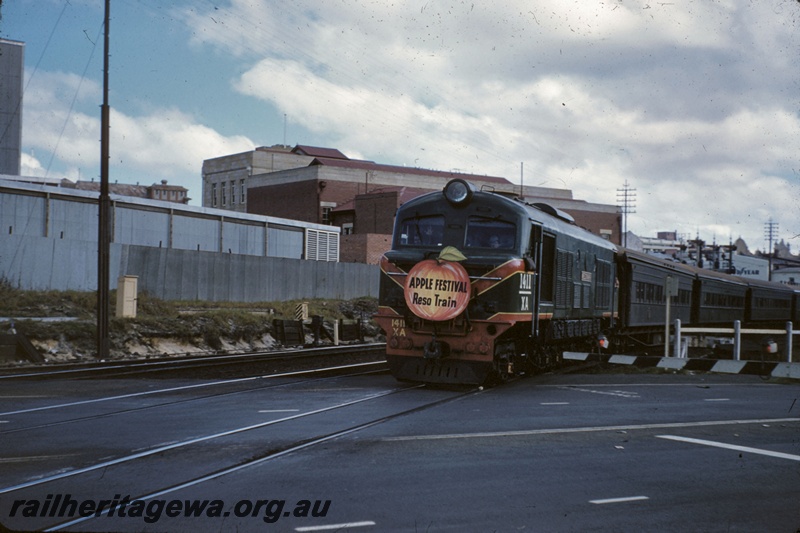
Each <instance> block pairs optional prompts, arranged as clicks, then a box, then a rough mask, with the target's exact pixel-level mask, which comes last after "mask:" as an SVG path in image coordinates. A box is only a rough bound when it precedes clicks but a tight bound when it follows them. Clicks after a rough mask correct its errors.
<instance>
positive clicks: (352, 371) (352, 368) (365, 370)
mask: <svg viewBox="0 0 800 533" xmlns="http://www.w3.org/2000/svg"><path fill="white" fill-rule="evenodd" d="M386 370H387V368H386V364H385V363H381V362H371V363H355V364H352V365H338V366H333V367H325V368H313V369H306V370H298V371H295V372H283V373H278V374H266V375H263V376H251V377H246V378H235V379H225V380H218V381H213V382H210V383H199V384H193V385H181V386H176V387H167V388H163V389H155V390H147V391H141V392H132V393H128V394H118V395H114V396H103V397H100V398H91V399H86V400H79V401H74V402H66V403H60V404H52V405H45V406H39V407H31V408H28V409H18V410H15V411H6V412H0V416H2V417H10V416H15V415H22V414H26V413H33V412H40V411H48V410H53V409H64V408H68V407H77V406H81V405H88V404H96V403H102V402H109V401H114V400H123V399H130V398H136V397H142V396H154V395H159V394H168V393H172V392H178V391H187V390H193V389H200V388H212V387H219V386H224V385H232V384H236V383H242V382H248V381H253V382H255V381H260V380H268V379H271V378H272V379H274V378H291V377H301V378H302V377H303V376H308V377H310V379H308V378H306V379H301V380H297V381H288V382H282V383H272V382H267V383H265V384H263V385H261V386H258V387H250V388H247V389H242V390H235V391H226V392H219V393H211V394H206V395H202V396H194V397H191V398H183V399H180V400H173V401H168V402H160V403H157V404H153V405H148V406H144V407H135V408H127V409H120V410H116V411H112V412H108V413H102V414H97V415H87V416H81V417H75V418H70V419H65V420H59V421H57V422H49V423H46V424H38V425H35V426H26V427H21V428H14V429H8V430H2V431H0V435H6V434H10V433H19V432H21V431H30V430H33V429H41V428H47V427H54V426H60V425H64V424H69V423H74V422H85V421H87V420H95V419H99V418H108V417H111V416H116V415H120V414H125V413H132V412H140V411H145V410H150V409H157V408H160V407H167V406H170V405H175V404H180V403H190V402H196V401H200V400H207V399H209V398H219V397H222V396H231V395H235V394H246V393H249V392H253V391H257V390H263V389H268V388H277V387H287V386H291V385H296V384H297V383H300V382H303V383H308V382H312V381H316V380H322V379H329V378H331V377H346V376H359V375H364V374H374V373H381V372H385V371H386ZM326 374H333V375H332V376H326Z"/></svg>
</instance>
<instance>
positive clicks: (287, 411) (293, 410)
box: [259, 409, 300, 413]
mask: <svg viewBox="0 0 800 533" xmlns="http://www.w3.org/2000/svg"><path fill="white" fill-rule="evenodd" d="M299 411H300V409H262V410H260V411H259V413H297V412H299Z"/></svg>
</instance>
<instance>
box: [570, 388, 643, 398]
mask: <svg viewBox="0 0 800 533" xmlns="http://www.w3.org/2000/svg"><path fill="white" fill-rule="evenodd" d="M559 388H560V389H564V390H572V391H578V392H590V393H592V394H605V395H606V396H620V397H622V398H638V397H639V393H638V392H627V391H622V390H615V391H600V390H593V389H582V388H580V387H572V386H562V387H559Z"/></svg>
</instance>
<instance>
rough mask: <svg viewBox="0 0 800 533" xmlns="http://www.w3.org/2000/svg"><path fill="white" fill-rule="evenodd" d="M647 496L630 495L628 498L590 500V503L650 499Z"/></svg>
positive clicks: (603, 503) (599, 503)
mask: <svg viewBox="0 0 800 533" xmlns="http://www.w3.org/2000/svg"><path fill="white" fill-rule="evenodd" d="M649 499H650V498H648V497H647V496H628V497H627V498H607V499H605V500H589V503H593V504H595V505H605V504H607V503H627V502H637V501H641V500H649Z"/></svg>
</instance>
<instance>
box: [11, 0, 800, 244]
mask: <svg viewBox="0 0 800 533" xmlns="http://www.w3.org/2000/svg"><path fill="white" fill-rule="evenodd" d="M0 6H1V7H0V16H2V18H0V37H2V38H5V39H11V40H16V41H23V42H25V100H24V108H23V121H24V126H23V151H24V154H23V174H26V175H37V176H48V177H67V178H70V179H73V180H74V179H84V180H88V179H92V178H94V179H98V176H99V172H100V170H99V168H100V165H99V155H100V154H99V152H100V144H99V138H100V124H99V123H100V107H99V106H100V104H101V103H102V75H103V73H102V70H103V68H102V57H103V39H102V22H103V2H102V1H101V0H69V1H67V0H7V1H6V2H2V3H1V4H0ZM111 18H112V20H111V23H110V30H111V57H110V86H111V91H110V105H111V107H112V114H111V132H112V138H111V170H110V175H111V181H112V182H113V181H119V182H131V183H135V182H140V183H143V184H150V183H153V182H156V181H159V180H161V179H167V180H169V182H170V183H173V184H180V185H183V186H185V187H187V188H189V190H190V196H192V197H193V198H195V199H196V200H194V201H193V202H192V203H193V204H196V205H197V204H198V203H199V198H200V193H201V178H200V170H201V167H202V162H203V160H204V159H207V158H211V157H216V156H220V155H225V154H229V153H235V152H239V151H246V150H250V149H252V148H254V147H255V146H269V145H273V144H283V143H286V144H289V145H295V144H308V145H314V146H324V147H332V148H338V149H339V150H341V151H342V152H344V153H345V154H347V155H348V156H349V157H351V158H363V159H369V160H373V161H376V162H379V163H387V164H397V165H408V166H418V167H424V168H431V169H437V170H458V171H463V172H470V173H477V174H488V175H492V176H502V177H506V178H508V179H510V180H512V181H514V182H515V183H518V182H519V180H520V174H521V169H522V175H523V179H524V182H525V183H526V184H528V185H535V186H543V187H554V188H568V189H571V190H572V191H573V193H574V196H575V198H578V199H583V200H588V201H591V202H599V203H605V204H618V203H619V202H618V196H619V193H618V190H619V189H621V188H622V187H624V185H625V183H626V182H627V183H628V185H629V186H630V187H631V188H633V189H635V191H636V192H635V211H636V212H635V213H633V214H631V215H630V216H629V219H628V226H629V229H631V230H633V231H635V232H636V233H638V234H640V235H643V236H655V233H656V232H657V231H667V230H669V231H671V230H677V231H678V232H679V233H682V234H685V235H686V236H687V237H690V238H693V237H694V236H695V235H696V234H698V233H699V235H700V237H701V238H703V239H705V240H707V241H711V240H712V239H716V240H717V241H718V242H722V243H727V242H728V240H729V239H731V238H733V239H736V238H737V237H739V236H742V237H744V238H745V239H746V241H747V242H748V244H749V245H750V248H751V249H755V248H759V249H763V248H764V247H765V238H764V236H765V225H766V223H767V222H769V221H770V220H772V221H773V222H777V223H778V228H779V233H778V236H779V238H781V239H784V240H786V242H787V243H789V244H790V245H791V246H792V250H793V251H794V252H795V253H796V252H798V251H799V250H800V53H798V51H799V50H800V2H799V1H798V0H671V1H666V0H665V1H655V0H603V1H599V0H506V1H503V2H479V1H477V0H466V1H461V0H420V1H404V0H393V1H387V0H370V1H368V0H285V1H282V2H278V1H275V0H217V1H212V0H185V1H184V0H175V1H171V2H162V1H161V0H111Z"/></svg>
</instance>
